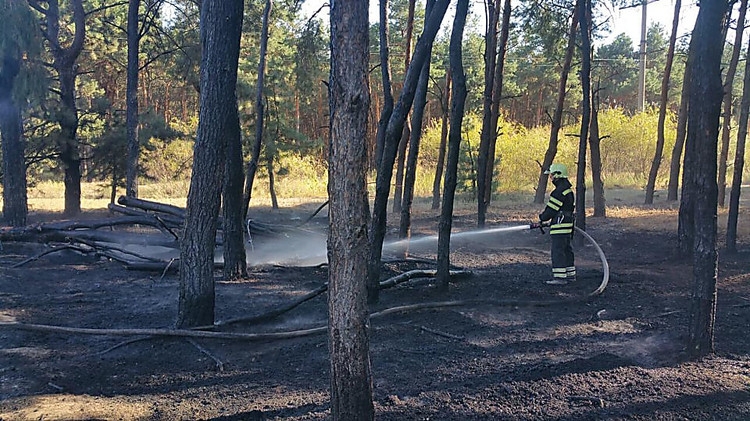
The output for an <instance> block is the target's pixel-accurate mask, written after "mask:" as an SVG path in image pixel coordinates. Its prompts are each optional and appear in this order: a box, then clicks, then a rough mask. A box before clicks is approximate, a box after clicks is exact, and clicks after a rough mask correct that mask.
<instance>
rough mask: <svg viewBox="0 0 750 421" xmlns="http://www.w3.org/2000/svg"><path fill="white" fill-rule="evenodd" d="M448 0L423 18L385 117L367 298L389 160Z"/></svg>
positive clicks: (376, 263)
mask: <svg viewBox="0 0 750 421" xmlns="http://www.w3.org/2000/svg"><path fill="white" fill-rule="evenodd" d="M449 3H450V1H449V0H437V1H436V2H435V7H434V9H433V10H432V13H430V18H429V19H427V21H426V24H425V27H424V30H423V31H422V36H421V37H420V38H419V41H417V45H416V47H415V49H414V56H413V57H412V60H411V62H410V63H409V69H408V70H407V72H406V77H405V78H404V86H403V89H402V91H401V95H399V99H398V102H397V103H396V106H395V107H394V108H393V114H391V118H390V120H389V121H388V127H387V129H386V133H385V142H384V145H383V158H382V160H381V162H380V168H379V170H378V176H377V179H376V181H375V201H374V202H375V203H374V204H373V216H372V224H371V226H372V228H371V233H370V241H371V246H370V253H371V254H370V259H369V264H368V276H367V294H368V295H367V297H368V301H370V302H376V301H377V300H378V296H379V292H380V258H381V257H382V255H383V241H384V240H385V230H386V219H387V209H388V196H389V193H390V187H391V177H392V175H393V163H394V161H395V160H396V149H397V146H398V142H399V140H400V139H401V132H402V131H403V129H404V122H405V121H406V117H407V115H408V114H409V109H410V108H411V105H412V102H413V101H414V96H415V94H416V88H417V82H418V80H419V75H420V74H421V73H422V65H423V64H424V62H425V60H426V59H427V56H429V55H430V54H431V52H432V42H433V41H434V40H435V36H436V35H437V31H438V30H439V29H440V24H441V22H442V20H443V16H445V11H446V10H447V9H448V4H449Z"/></svg>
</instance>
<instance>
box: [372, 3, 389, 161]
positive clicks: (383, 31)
mask: <svg viewBox="0 0 750 421" xmlns="http://www.w3.org/2000/svg"><path fill="white" fill-rule="evenodd" d="M389 54H390V53H389V49H388V0H380V75H381V78H382V82H383V110H382V111H381V112H380V120H379V121H378V132H377V137H376V142H375V168H376V169H378V168H379V167H380V161H381V160H382V158H383V145H384V144H385V132H386V129H387V127H388V120H390V118H391V114H392V113H393V92H392V88H391V67H390V62H389V60H390V58H389Z"/></svg>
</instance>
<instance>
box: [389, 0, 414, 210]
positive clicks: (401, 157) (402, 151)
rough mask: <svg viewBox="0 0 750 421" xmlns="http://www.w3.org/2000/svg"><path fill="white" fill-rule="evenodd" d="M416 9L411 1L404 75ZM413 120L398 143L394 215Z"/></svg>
mask: <svg viewBox="0 0 750 421" xmlns="http://www.w3.org/2000/svg"><path fill="white" fill-rule="evenodd" d="M414 7H415V0H409V12H408V15H407V18H406V37H405V38H406V39H405V40H404V42H405V43H406V45H405V49H404V50H405V52H404V74H406V71H407V70H408V69H409V61H411V40H412V32H413V31H414ZM411 130H412V127H411V120H410V119H409V115H408V114H407V116H406V122H405V124H404V129H403V131H402V132H401V140H399V142H398V159H397V160H396V180H395V181H396V183H395V184H396V185H395V186H394V187H393V213H400V212H401V202H402V200H403V185H404V164H405V161H406V148H407V146H408V145H409V138H410V137H411Z"/></svg>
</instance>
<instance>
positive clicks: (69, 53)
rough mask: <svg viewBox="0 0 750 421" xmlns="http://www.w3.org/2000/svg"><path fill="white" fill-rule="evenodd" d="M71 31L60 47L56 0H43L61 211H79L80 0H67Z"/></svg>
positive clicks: (83, 20) (83, 27)
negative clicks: (54, 95)
mask: <svg viewBox="0 0 750 421" xmlns="http://www.w3.org/2000/svg"><path fill="white" fill-rule="evenodd" d="M70 6H71V8H72V9H73V23H74V26H75V34H74V36H73V42H72V43H70V45H69V46H67V47H63V46H62V44H61V41H60V5H59V2H58V0H50V1H48V2H47V9H46V11H45V12H44V15H45V17H46V25H45V26H46V28H44V31H43V34H44V37H45V38H46V39H47V42H48V43H49V45H50V50H51V51H52V58H53V60H52V67H53V68H54V69H55V71H56V72H57V75H58V79H59V83H60V111H59V114H58V117H57V118H58V120H57V123H58V124H59V125H60V134H61V136H60V139H59V140H58V149H59V153H60V156H59V159H60V162H61V163H62V166H63V168H64V172H65V175H64V184H65V211H64V212H65V215H67V216H75V215H78V214H79V213H81V158H80V154H79V150H78V149H79V144H78V138H77V132H78V108H77V107H76V94H75V83H76V77H77V76H78V72H77V67H78V66H77V65H76V60H78V56H79V55H80V54H81V51H82V50H83V42H84V39H85V36H86V14H85V12H84V10H83V2H82V0H71V2H70Z"/></svg>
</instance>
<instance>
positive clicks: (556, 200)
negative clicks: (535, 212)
mask: <svg viewBox="0 0 750 421" xmlns="http://www.w3.org/2000/svg"><path fill="white" fill-rule="evenodd" d="M552 183H553V184H554V185H555V189H554V190H553V191H552V193H550V196H549V201H547V206H546V207H545V208H544V211H542V213H540V214H539V220H540V221H542V222H544V221H549V220H552V223H551V224H550V231H549V233H550V234H572V233H573V222H574V218H573V211H574V209H575V197H574V195H573V186H572V185H571V184H570V181H568V179H567V178H555V179H553V180H552Z"/></svg>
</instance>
